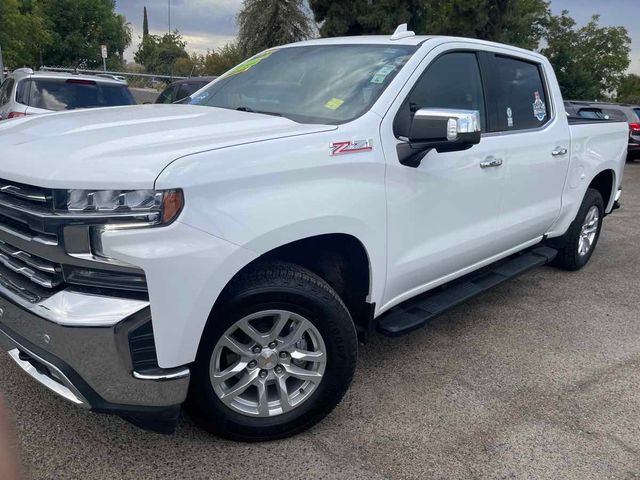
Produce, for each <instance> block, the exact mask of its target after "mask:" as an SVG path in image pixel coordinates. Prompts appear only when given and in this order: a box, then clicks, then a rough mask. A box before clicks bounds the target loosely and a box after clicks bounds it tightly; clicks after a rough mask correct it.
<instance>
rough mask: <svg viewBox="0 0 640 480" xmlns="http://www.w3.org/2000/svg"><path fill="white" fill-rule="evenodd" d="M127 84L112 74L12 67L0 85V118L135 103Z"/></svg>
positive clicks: (5, 118)
mask: <svg viewBox="0 0 640 480" xmlns="http://www.w3.org/2000/svg"><path fill="white" fill-rule="evenodd" d="M135 104H136V101H135V99H134V98H133V95H132V94H131V92H130V91H129V87H128V86H127V84H126V83H123V82H122V81H119V80H115V79H113V78H108V77H101V76H92V75H76V74H71V73H54V72H34V71H33V70H31V69H30V68H21V69H18V70H15V71H14V72H13V73H12V74H11V75H9V76H8V77H7V78H6V79H5V80H4V82H2V85H1V86H0V120H7V119H9V118H18V117H24V116H25V115H38V114H42V113H51V112H59V111H63V110H76V109H79V108H97V107H118V106H123V105H135Z"/></svg>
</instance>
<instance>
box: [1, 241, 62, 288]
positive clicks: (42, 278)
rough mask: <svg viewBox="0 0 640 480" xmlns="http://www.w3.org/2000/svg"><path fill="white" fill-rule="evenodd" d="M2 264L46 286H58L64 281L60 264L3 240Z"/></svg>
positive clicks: (37, 283)
mask: <svg viewBox="0 0 640 480" xmlns="http://www.w3.org/2000/svg"><path fill="white" fill-rule="evenodd" d="M0 264H2V265H4V266H5V267H7V268H8V269H9V270H11V271H13V272H16V273H19V274H20V275H23V276H25V277H27V278H28V279H29V280H31V281H32V282H33V283H35V284H36V285H40V286H41V287H44V288H56V287H58V286H60V285H61V284H62V283H63V282H64V280H63V278H62V267H61V266H60V265H56V264H55V263H53V262H50V261H49V260H45V259H44V258H41V257H38V256H35V255H32V254H30V253H27V252H25V251H24V250H20V249H18V248H15V247H13V246H11V245H9V244H8V243H6V242H3V241H1V240H0Z"/></svg>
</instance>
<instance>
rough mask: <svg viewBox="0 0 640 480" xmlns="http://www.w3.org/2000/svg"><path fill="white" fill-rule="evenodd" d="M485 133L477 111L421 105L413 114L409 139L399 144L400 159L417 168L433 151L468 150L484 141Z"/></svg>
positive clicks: (405, 163)
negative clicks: (482, 136)
mask: <svg viewBox="0 0 640 480" xmlns="http://www.w3.org/2000/svg"><path fill="white" fill-rule="evenodd" d="M481 134H482V128H481V124H480V112H479V111H477V110H458V109H441V108H421V109H420V110H418V111H416V112H415V113H414V114H413V118H412V120H411V127H410V129H409V137H408V138H407V142H406V143H404V144H400V145H399V146H398V155H399V157H400V162H401V163H402V164H404V165H407V166H410V167H417V166H418V165H420V162H421V161H422V158H424V156H425V155H426V154H427V153H428V152H429V151H430V150H433V149H435V150H436V151H438V152H455V151H460V150H466V149H468V148H471V147H472V146H473V145H477V144H478V143H480V136H481ZM401 145H404V146H401Z"/></svg>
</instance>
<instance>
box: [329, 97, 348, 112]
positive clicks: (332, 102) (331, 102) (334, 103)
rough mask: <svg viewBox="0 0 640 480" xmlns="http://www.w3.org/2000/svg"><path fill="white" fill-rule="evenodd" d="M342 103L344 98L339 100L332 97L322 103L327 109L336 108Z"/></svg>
mask: <svg viewBox="0 0 640 480" xmlns="http://www.w3.org/2000/svg"><path fill="white" fill-rule="evenodd" d="M343 103H344V100H340V99H339V98H332V99H331V100H329V101H328V102H327V103H325V104H324V106H325V107H327V108H328V109H329V110H337V109H338V108H340V106H341V105H342V104H343Z"/></svg>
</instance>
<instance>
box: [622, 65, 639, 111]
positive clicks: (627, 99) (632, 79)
mask: <svg viewBox="0 0 640 480" xmlns="http://www.w3.org/2000/svg"><path fill="white" fill-rule="evenodd" d="M616 101H618V102H620V103H633V104H635V105H640V75H636V74H634V73H630V74H629V75H625V76H624V77H622V80H621V81H620V86H619V87H618V92H617V99H616Z"/></svg>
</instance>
